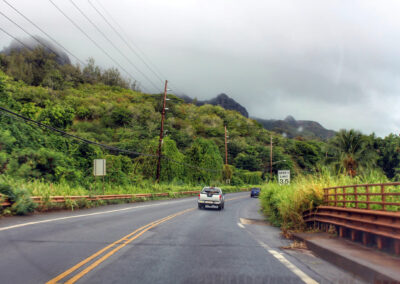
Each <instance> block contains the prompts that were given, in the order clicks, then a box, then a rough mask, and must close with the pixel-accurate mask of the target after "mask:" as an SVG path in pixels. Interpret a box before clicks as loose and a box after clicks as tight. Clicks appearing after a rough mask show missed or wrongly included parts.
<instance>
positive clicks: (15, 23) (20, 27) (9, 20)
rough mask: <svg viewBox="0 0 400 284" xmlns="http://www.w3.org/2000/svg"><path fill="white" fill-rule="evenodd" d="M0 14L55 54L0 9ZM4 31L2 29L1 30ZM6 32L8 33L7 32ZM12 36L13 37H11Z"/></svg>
mask: <svg viewBox="0 0 400 284" xmlns="http://www.w3.org/2000/svg"><path fill="white" fill-rule="evenodd" d="M0 14H1V15H2V16H3V17H4V18H6V19H7V20H9V21H10V22H12V23H13V24H14V25H16V26H17V27H18V28H20V29H21V30H23V31H24V32H25V33H26V34H28V35H29V36H30V37H32V38H33V39H34V40H35V41H37V42H38V43H39V44H40V45H42V46H43V47H46V48H48V49H49V50H50V51H51V52H53V53H54V54H55V55H57V53H56V52H55V51H54V50H53V49H52V48H51V47H50V46H48V45H46V44H44V43H43V42H41V41H40V40H38V39H37V38H36V37H35V36H33V35H32V34H31V33H29V32H28V31H26V30H25V29H24V28H23V27H21V26H20V25H18V24H17V23H16V22H14V21H13V20H12V19H10V18H9V17H8V16H7V15H5V14H4V13H3V12H1V11H0ZM3 31H4V30H3ZM7 34H8V33H7ZM13 38H14V37H13ZM18 42H21V41H20V40H18ZM24 46H26V44H24ZM29 49H31V48H29Z"/></svg>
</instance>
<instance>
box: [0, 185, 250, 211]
mask: <svg viewBox="0 0 400 284" xmlns="http://www.w3.org/2000/svg"><path fill="white" fill-rule="evenodd" d="M248 190H249V189H248V188H241V189H240V191H248ZM199 192H200V191H198V190H194V191H178V192H171V193H168V192H161V193H138V194H111V195H78V196H50V197H49V198H43V197H41V196H32V197H31V199H32V200H33V202H35V203H38V204H41V203H44V202H45V201H46V202H50V203H65V202H66V201H67V200H68V201H76V200H89V201H96V200H118V199H134V198H152V197H167V196H170V195H195V194H198V193H199ZM10 205H11V203H10V202H8V200H7V198H4V197H2V195H1V194H0V206H3V207H6V206H10Z"/></svg>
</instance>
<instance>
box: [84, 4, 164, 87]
mask: <svg viewBox="0 0 400 284" xmlns="http://www.w3.org/2000/svg"><path fill="white" fill-rule="evenodd" d="M88 2H89V5H90V6H92V7H93V9H94V10H95V11H96V12H97V14H99V15H100V17H101V18H102V19H103V20H104V21H105V22H106V23H107V24H108V26H109V27H110V28H111V29H112V30H113V31H114V32H115V33H116V34H117V35H118V37H119V38H120V39H121V40H122V41H123V42H124V43H125V44H126V45H127V46H128V48H129V49H130V50H131V51H132V52H133V53H134V54H135V55H136V56H137V57H138V58H139V59H140V60H141V61H142V62H143V64H145V65H146V67H147V68H148V69H149V70H150V71H151V72H152V73H153V74H154V75H155V76H156V77H157V78H158V79H159V80H160V81H161V83H164V80H163V79H162V78H161V77H160V76H159V75H158V74H157V73H156V72H155V71H154V70H153V69H152V68H151V67H150V66H149V65H148V64H147V63H146V61H145V60H144V59H143V58H142V57H141V56H140V54H138V53H137V52H136V51H135V50H134V49H133V48H132V46H131V45H130V44H129V43H128V42H127V41H126V40H125V39H124V37H123V36H122V35H121V34H120V33H119V32H118V31H117V29H115V28H114V26H113V25H112V24H111V23H110V22H109V21H108V20H107V18H106V17H105V16H104V15H103V14H102V13H101V12H100V11H99V10H98V9H97V8H96V7H95V6H94V5H93V3H92V2H91V1H89V0H88ZM98 3H99V5H100V6H101V7H102V8H103V10H105V9H104V7H103V6H102V5H101V4H100V2H98ZM105 11H106V10H105ZM107 13H108V12H107ZM108 15H109V17H110V18H112V17H111V15H110V14H109V13H108ZM112 19H113V18H112ZM113 21H114V22H116V21H115V20H114V19H113ZM117 25H118V23H117ZM120 28H121V27H120ZM121 30H122V28H121ZM135 47H136V48H137V49H138V50H139V48H138V47H137V46H136V45H135ZM142 53H143V52H142ZM149 61H150V60H149ZM160 73H161V72H160ZM161 75H162V74H161Z"/></svg>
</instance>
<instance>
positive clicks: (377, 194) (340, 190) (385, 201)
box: [324, 182, 400, 211]
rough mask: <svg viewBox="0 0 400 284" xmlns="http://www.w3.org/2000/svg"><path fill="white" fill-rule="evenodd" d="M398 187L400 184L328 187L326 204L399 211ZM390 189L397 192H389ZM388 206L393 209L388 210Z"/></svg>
mask: <svg viewBox="0 0 400 284" xmlns="http://www.w3.org/2000/svg"><path fill="white" fill-rule="evenodd" d="M398 186H400V182H392V183H372V184H355V185H346V186H335V187H328V188H324V203H325V204H326V205H332V206H341V207H349V206H348V205H350V207H354V208H365V209H374V208H371V205H376V206H375V207H380V208H379V209H380V210H383V211H398V210H399V209H400V187H398ZM388 187H392V189H395V190H393V191H388ZM332 191H333V193H332ZM352 205H354V206H352ZM388 206H389V208H391V207H392V208H393V209H392V210H388V209H389V208H388Z"/></svg>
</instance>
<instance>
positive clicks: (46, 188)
mask: <svg viewBox="0 0 400 284" xmlns="http://www.w3.org/2000/svg"><path fill="white" fill-rule="evenodd" d="M0 184H7V185H10V186H11V187H13V188H24V189H26V190H27V191H28V192H29V193H30V194H31V195H32V196H42V197H45V198H46V197H49V196H76V195H99V194H103V183H102V181H100V180H98V181H95V182H94V183H93V184H91V185H90V186H88V187H83V186H81V185H72V184H70V183H67V182H59V183H49V182H46V181H42V180H32V181H26V180H23V179H16V178H13V177H11V176H8V175H0ZM216 186H218V185H216ZM202 187H203V186H202V185H190V184H162V183H161V184H156V183H152V182H146V181H144V182H141V183H138V184H136V185H115V184H112V183H104V194H139V193H159V192H167V193H171V192H181V191H195V190H201V189H202ZM220 187H221V188H222V189H223V191H224V192H235V191H238V190H240V188H248V187H250V185H243V186H227V185H220Z"/></svg>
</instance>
